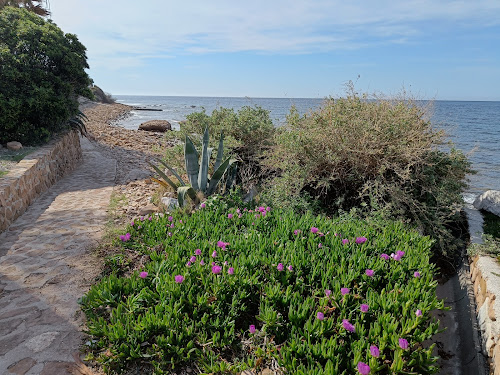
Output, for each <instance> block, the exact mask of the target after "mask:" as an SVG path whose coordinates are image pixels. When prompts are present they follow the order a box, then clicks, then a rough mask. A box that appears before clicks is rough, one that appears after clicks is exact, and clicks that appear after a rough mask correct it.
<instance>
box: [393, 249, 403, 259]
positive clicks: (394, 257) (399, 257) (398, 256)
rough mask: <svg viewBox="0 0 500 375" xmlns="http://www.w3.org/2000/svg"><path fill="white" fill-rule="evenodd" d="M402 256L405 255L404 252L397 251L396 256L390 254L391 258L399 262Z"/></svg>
mask: <svg viewBox="0 0 500 375" xmlns="http://www.w3.org/2000/svg"><path fill="white" fill-rule="evenodd" d="M404 255H405V252H404V251H401V250H398V251H396V254H391V258H392V259H394V260H397V261H400V260H401V258H402V257H403V256H404Z"/></svg>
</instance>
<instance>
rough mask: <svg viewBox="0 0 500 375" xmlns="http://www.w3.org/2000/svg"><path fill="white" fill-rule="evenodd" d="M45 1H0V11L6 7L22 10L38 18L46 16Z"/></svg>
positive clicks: (47, 12) (47, 11) (47, 13)
mask: <svg viewBox="0 0 500 375" xmlns="http://www.w3.org/2000/svg"><path fill="white" fill-rule="evenodd" d="M47 5H48V4H47V1H44V0H33V1H32V0H0V11H1V10H2V9H3V8H4V7H6V6H10V7H16V8H24V9H27V10H29V11H30V12H33V13H35V14H37V15H39V16H48V15H49V14H50V12H49V10H48V9H47Z"/></svg>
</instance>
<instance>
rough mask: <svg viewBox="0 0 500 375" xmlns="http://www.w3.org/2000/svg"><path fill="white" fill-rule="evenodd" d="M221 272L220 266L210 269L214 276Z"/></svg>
mask: <svg viewBox="0 0 500 375" xmlns="http://www.w3.org/2000/svg"><path fill="white" fill-rule="evenodd" d="M221 271H222V267H221V266H213V267H212V273H213V274H214V275H217V274H218V273H220V272H221Z"/></svg>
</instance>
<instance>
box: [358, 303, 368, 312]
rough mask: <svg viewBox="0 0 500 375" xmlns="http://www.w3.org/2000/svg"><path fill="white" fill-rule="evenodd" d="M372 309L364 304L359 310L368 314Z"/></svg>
mask: <svg viewBox="0 0 500 375" xmlns="http://www.w3.org/2000/svg"><path fill="white" fill-rule="evenodd" d="M369 308H370V306H368V305H367V304H366V303H362V304H361V306H360V307H359V309H360V310H361V312H364V313H365V312H368V309H369Z"/></svg>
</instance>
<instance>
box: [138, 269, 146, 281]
mask: <svg viewBox="0 0 500 375" xmlns="http://www.w3.org/2000/svg"><path fill="white" fill-rule="evenodd" d="M139 277H140V278H141V279H145V278H146V277H148V273H147V272H146V271H142V272H141V273H140V274H139Z"/></svg>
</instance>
